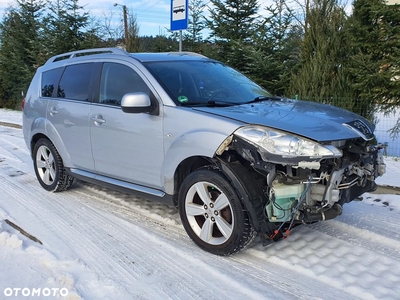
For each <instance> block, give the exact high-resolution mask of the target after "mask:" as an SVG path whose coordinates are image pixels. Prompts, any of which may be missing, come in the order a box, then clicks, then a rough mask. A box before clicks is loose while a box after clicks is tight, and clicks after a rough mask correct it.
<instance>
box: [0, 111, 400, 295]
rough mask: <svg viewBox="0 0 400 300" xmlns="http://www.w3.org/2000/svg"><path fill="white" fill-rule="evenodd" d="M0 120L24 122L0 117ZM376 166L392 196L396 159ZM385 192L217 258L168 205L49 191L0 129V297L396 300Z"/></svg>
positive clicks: (391, 199)
mask: <svg viewBox="0 0 400 300" xmlns="http://www.w3.org/2000/svg"><path fill="white" fill-rule="evenodd" d="M1 122H3V123H1ZM4 123H12V124H19V125H21V123H22V122H21V113H20V112H13V111H8V110H0V124H3V125H4ZM385 161H386V164H387V174H385V175H384V176H383V177H381V178H379V180H378V183H379V184H380V185H387V186H396V187H400V180H399V174H400V171H399V170H400V159H398V158H395V157H386V158H385ZM393 191H394V192H393V193H392V194H370V193H367V194H364V195H363V196H362V197H363V201H353V202H352V203H349V204H347V205H345V206H344V211H343V215H341V216H339V217H338V218H336V219H334V220H330V221H326V222H319V223H315V224H312V225H303V226H299V227H297V228H295V229H294V230H293V232H292V233H291V235H290V236H289V237H288V238H287V239H285V240H282V241H279V242H277V243H273V244H270V245H268V246H267V247H263V246H262V245H261V243H260V241H259V240H258V239H256V240H255V241H254V242H253V243H252V244H251V245H250V247H248V248H247V249H246V250H244V251H242V252H240V253H238V254H236V255H233V256H229V257H219V256H214V255H211V254H209V253H206V252H204V251H202V250H200V249H199V248H198V247H197V246H195V245H194V244H193V243H192V241H191V240H190V239H189V238H188V237H187V235H186V233H185V232H184V230H183V227H182V225H181V222H180V220H179V215H178V213H177V211H176V210H175V209H174V208H173V207H169V206H166V205H164V204H159V203H156V202H150V201H148V200H145V199H142V198H138V197H134V196H131V195H127V194H123V193H118V192H115V191H111V190H108V189H105V188H102V187H99V186H95V185H91V184H87V183H83V182H77V183H76V184H75V185H74V186H73V187H72V188H71V189H70V190H69V191H67V192H62V193H49V192H46V191H45V190H44V189H42V188H41V187H40V185H39V184H38V182H37V180H36V177H35V175H34V170H33V167H32V160H31V157H30V155H29V153H28V150H27V149H26V146H25V143H24V140H23V135H22V131H21V129H20V128H13V127H9V126H1V125H0V299H68V300H75V299H398V298H399V295H400V284H399V283H400V218H399V214H400V195H399V194H400V192H397V191H398V190H396V189H394V190H393ZM10 224H15V225H17V226H19V227H20V228H22V229H23V230H25V231H26V232H28V233H29V234H30V235H32V236H34V237H35V238H36V239H37V240H39V241H41V242H42V243H43V244H40V243H38V242H35V241H33V240H32V239H30V238H28V237H26V236H25V235H23V234H22V233H21V232H20V231H19V230H17V229H15V228H14V227H12V226H11V225H10ZM28 294H29V296H28Z"/></svg>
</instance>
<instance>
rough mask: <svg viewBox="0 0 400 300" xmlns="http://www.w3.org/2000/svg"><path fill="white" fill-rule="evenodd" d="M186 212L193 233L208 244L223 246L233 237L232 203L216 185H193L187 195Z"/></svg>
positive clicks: (203, 183) (201, 183)
mask: <svg viewBox="0 0 400 300" xmlns="http://www.w3.org/2000/svg"><path fill="white" fill-rule="evenodd" d="M185 212H186V216H187V219H188V222H189V224H190V227H191V228H192V230H193V232H194V233H195V234H196V235H197V236H198V237H199V238H200V239H201V240H202V241H204V242H206V243H207V244H211V245H221V244H223V243H225V242H226V241H227V240H228V239H229V238H230V237H231V236H232V233H233V227H234V224H235V219H234V215H233V211H232V206H231V203H230V201H229V199H228V198H227V196H226V195H225V194H224V193H223V192H222V191H221V190H220V189H219V188H218V187H217V186H215V185H214V184H212V183H209V182H205V181H201V182H197V183H196V184H194V185H192V186H191V187H190V189H189V191H188V192H187V194H186V198H185Z"/></svg>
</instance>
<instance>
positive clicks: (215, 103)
mask: <svg viewBox="0 0 400 300" xmlns="http://www.w3.org/2000/svg"><path fill="white" fill-rule="evenodd" d="M181 104H182V105H183V106H207V107H226V106H233V105H238V104H239V103H234V102H226V101H215V100H208V101H207V102H190V101H188V102H181Z"/></svg>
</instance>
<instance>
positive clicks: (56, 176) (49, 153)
mask: <svg viewBox="0 0 400 300" xmlns="http://www.w3.org/2000/svg"><path fill="white" fill-rule="evenodd" d="M33 166H34V169H35V173H36V177H37V179H38V181H39V183H40V185H41V186H42V187H43V188H44V189H45V190H47V191H50V192H61V191H64V190H66V189H68V188H69V187H70V186H71V185H72V183H73V181H74V178H73V177H72V176H70V175H68V174H67V173H66V171H65V169H64V164H63V161H62V159H61V156H60V154H59V153H58V151H57V149H56V148H55V147H54V145H53V144H52V143H51V142H50V141H49V140H48V139H44V138H42V139H40V140H39V141H38V142H37V143H36V144H35V147H34V148H33Z"/></svg>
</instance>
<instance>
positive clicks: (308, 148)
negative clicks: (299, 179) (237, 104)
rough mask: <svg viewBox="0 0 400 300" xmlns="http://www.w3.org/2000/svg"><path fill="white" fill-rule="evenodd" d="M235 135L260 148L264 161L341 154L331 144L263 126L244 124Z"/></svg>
mask: <svg viewBox="0 0 400 300" xmlns="http://www.w3.org/2000/svg"><path fill="white" fill-rule="evenodd" d="M235 135H236V136H238V137H240V138H241V139H243V140H245V141H247V142H249V143H251V144H253V145H255V146H256V147H257V148H258V149H259V150H261V151H260V154H261V156H262V158H263V159H264V160H266V161H269V160H271V156H272V157H274V156H275V157H276V156H279V157H281V158H288V159H290V158H297V159H295V160H296V161H300V160H305V161H307V160H320V159H323V158H334V157H341V156H342V155H343V154H342V152H341V151H340V150H339V149H337V148H336V147H335V146H333V145H322V144H319V143H317V142H314V141H311V140H309V139H306V138H303V137H300V136H297V135H294V134H290V133H287V132H284V131H279V130H275V129H270V128H267V127H263V126H257V125H250V126H245V127H242V128H240V129H238V130H237V131H236V132H235Z"/></svg>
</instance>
